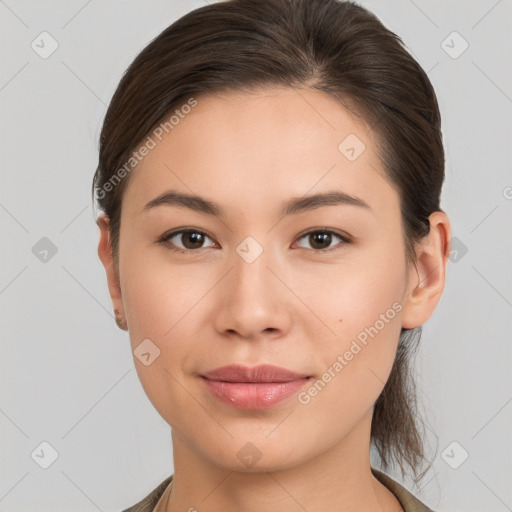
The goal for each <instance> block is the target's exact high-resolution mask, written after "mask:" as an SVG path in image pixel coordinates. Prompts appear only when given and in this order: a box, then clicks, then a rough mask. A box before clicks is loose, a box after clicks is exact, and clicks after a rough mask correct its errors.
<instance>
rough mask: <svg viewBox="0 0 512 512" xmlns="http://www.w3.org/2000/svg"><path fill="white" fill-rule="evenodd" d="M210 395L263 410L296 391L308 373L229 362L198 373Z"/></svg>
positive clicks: (270, 366)
mask: <svg viewBox="0 0 512 512" xmlns="http://www.w3.org/2000/svg"><path fill="white" fill-rule="evenodd" d="M201 378H202V380H203V382H204V383H205V384H206V386H207V388H208V390H209V391H211V392H212V393H213V394H214V396H216V397H217V398H218V399H220V400H221V401H223V402H224V403H226V404H228V405H231V406H232V407H235V408H237V409H267V408H269V407H272V406H273V405H276V404H277V403H279V402H281V401H283V400H285V399H286V398H288V397H290V396H291V395H293V394H295V393H296V392H297V391H299V390H300V389H301V388H302V387H303V386H304V385H305V384H306V382H308V381H309V376H308V375H303V374H298V373H295V372H291V371H289V370H286V369H284V368H279V367H277V366H272V365H261V366H256V367H254V368H247V367H246V366H243V365H229V366H223V367H222V368H217V369H216V370H213V371H211V372H206V373H204V374H203V375H201Z"/></svg>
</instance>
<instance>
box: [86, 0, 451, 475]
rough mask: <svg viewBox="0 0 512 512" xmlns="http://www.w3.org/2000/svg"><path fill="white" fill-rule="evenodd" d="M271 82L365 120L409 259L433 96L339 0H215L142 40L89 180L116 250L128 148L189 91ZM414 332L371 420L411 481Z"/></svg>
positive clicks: (432, 141) (395, 41) (436, 150)
mask: <svg viewBox="0 0 512 512" xmlns="http://www.w3.org/2000/svg"><path fill="white" fill-rule="evenodd" d="M269 86H270V87H271V86H287V87H293V88H295V89H297V90H298V89H300V88H311V89H315V90H319V91H324V92H325V93H326V94H328V95H329V96H330V97H332V98H334V99H335V100H336V101H338V102H339V103H340V105H342V106H344V107H345V108H348V109H349V110H350V111H351V112H352V113H354V114H356V115H358V116H360V118H361V119H362V120H363V121H364V122H365V123H366V124H367V126H369V127H370V128H371V130H372V132H373V134H374V136H375V139H376V140H375V142H376V146H377V152H378V156H379V158H380V160H381V163H382V167H383V169H384V171H385V178H386V179H387V180H388V181H389V183H390V184H391V185H392V186H393V187H394V188H395V189H396V190H397V191H398V193H399V196H400V207H401V216H402V227H403V233H404V248H405V253H406V259H407V262H408V264H413V263H414V261H415V250H414V248H415V244H416V243H417V242H418V241H419V240H420V239H421V238H423V237H424V236H425V235H427V234H428V233H429V227H430V224H429V215H430V214H431V213H432V212H434V211H442V210H441V208H440V204H439V202H440V194H441V187H442V184H443V180H444V150H443V143H442V134H441V118H440V113H439V107H438V103H437V100H436V96H435V93H434V90H433V87H432V85H431V83H430V81H429V79H428V77H427V75H426V73H425V72H424V70H423V69H422V68H421V67H420V65H419V64H418V63H417V62H416V60H415V59H414V58H413V57H412V56H411V54H410V53H409V52H408V50H407V49H406V47H405V45H404V44H403V42H402V40H401V39H400V37H398V36H397V35H396V34H394V33H393V32H391V31H390V30H388V29H387V28H386V27H385V26H384V25H383V24H382V23H381V22H380V21H379V19H378V18H377V17H376V16H375V15H374V14H372V13H371V12H369V11H368V10H366V9H365V8H363V7H361V6H359V5H357V4H356V3H355V2H349V1H345V2H343V1H338V0H227V1H223V2H219V3H215V4H211V5H208V6H205V7H202V8H199V9H196V10H194V11H191V12H189V13H188V14H186V15H185V16H183V17H181V18H180V19H178V20H177V21H175V22H174V23H173V24H172V25H170V26H169V27H168V28H166V29H165V30H164V31H163V32H162V33H160V34H159V35H158V36H157V37H156V38H155V39H153V40H152V41H151V42H150V43H149V44H148V45H147V46H146V47H145V48H144V49H143V50H142V51H141V52H140V54H139V55H138V56H137V57H136V58H135V60H134V61H133V62H132V64H131V65H130V66H129V68H128V69H127V70H126V72H125V73H124V75H123V77H122V79H121V81H120V83H119V85H118V87H117V89H116V91H115V93H114V95H113V97H112V100H111V102H110V105H109V107H108V110H107V113H106V116H105V120H104V123H103V127H102V130H101V135H100V147H99V163H98V167H97V169H96V173H95V175H94V181H93V190H92V192H93V196H94V199H95V200H97V201H98V205H99V207H100V209H101V210H103V211H104V212H105V213H106V215H107V216H108V218H109V220H110V236H111V242H112V251H113V256H114V260H115V261H116V262H118V256H119V254H118V248H119V232H120V219H121V206H122V197H123V190H124V189H125V187H126V185H127V183H128V182H129V179H130V176H131V173H130V172H129V169H128V170H127V167H126V162H127V161H129V160H130V158H131V155H132V153H133V151H134V150H135V149H136V148H138V147H139V146H140V145H141V144H142V143H143V141H144V140H145V138H147V136H148V134H149V133H151V132H152V131H153V130H154V129H155V127H157V126H158V125H159V124H161V123H162V121H163V120H164V119H166V118H167V117H168V116H169V115H170V114H171V113H172V112H173V111H175V110H176V109H177V108H179V107H181V106H183V105H187V104H189V103H190V99H191V98H197V97H198V96H199V95H203V94H216V93H221V92H230V91H237V92H249V93H250V92H252V91H256V90H258V89H261V88H264V87H269ZM123 166H124V172H122V173H119V170H120V169H121V168H122V167H123ZM116 173H117V175H116ZM121 175H122V179H120V178H119V177H120V176H121ZM114 178H115V179H116V180H117V181H114ZM109 183H110V186H108V184H109ZM94 199H93V201H94ZM420 337H421V326H420V327H418V328H416V329H404V328H402V331H401V333H400V340H399V344H398V349H397V353H396V357H395V361H394V364H393V367H392V370H391V374H390V376H389V379H388V381H387V383H386V385H385V387H384V389H383V391H382V393H381V394H380V396H379V397H378V399H377V401H376V403H375V408H374V415H373V419H372V427H371V442H372V443H373V446H374V447H375V448H376V450H377V452H378V455H379V457H380V460H381V464H382V466H383V468H384V469H386V468H387V467H388V466H389V465H391V464H392V463H396V464H398V466H399V467H400V468H401V471H402V476H403V475H404V473H405V470H404V464H407V465H409V466H410V468H411V469H412V470H413V472H414V475H415V480H416V481H417V480H419V478H421V476H423V474H424V473H425V472H426V471H424V472H423V474H422V475H421V476H420V477H419V478H417V475H418V470H419V467H420V465H421V464H423V463H424V462H425V460H426V457H425V454H424V447H423V434H422V433H420V427H423V425H424V424H423V422H422V420H421V418H420V415H419V414H418V411H417V396H416V392H415V384H414V379H413V376H412V374H411V372H412V370H413V368H412V363H411V357H412V355H413V353H414V352H415V350H416V348H417V346H418V343H419V339H420Z"/></svg>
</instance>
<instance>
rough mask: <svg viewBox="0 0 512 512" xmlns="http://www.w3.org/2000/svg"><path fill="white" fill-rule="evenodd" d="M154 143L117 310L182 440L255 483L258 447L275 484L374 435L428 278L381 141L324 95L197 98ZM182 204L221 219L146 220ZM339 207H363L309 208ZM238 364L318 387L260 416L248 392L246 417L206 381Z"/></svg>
mask: <svg viewBox="0 0 512 512" xmlns="http://www.w3.org/2000/svg"><path fill="white" fill-rule="evenodd" d="M347 137H348V139H347ZM153 138H154V139H155V140H156V142H157V144H156V146H155V147H154V148H153V149H151V151H150V152H149V154H148V155H147V156H146V157H145V158H144V159H143V161H142V162H141V163H140V164H139V167H138V168H136V169H135V170H134V171H132V175H131V176H130V181H129V183H128V184H127V188H126V190H125V192H124V196H123V205H122V214H121V228H120V244H119V284H120V288H119V296H118V303H117V305H118V308H119V309H121V310H122V312H123V314H124V315H125V317H126V319H127V323H128V327H129V334H130V340H131V346H132V350H134V352H135V355H136V356H135V358H134V361H135V365H136V368H137V372H138V375H139V378H140V380H141V383H142V385H143V387H144V390H145V392H146V393H147V396H148V397H149V399H150V401H151V402H152V403H153V405H154V407H155V408H156V409H157V411H158V412H159V414H160V415H161V416H162V417H163V418H164V419H165V421H166V422H168V423H169V425H171V427H172V429H173V434H178V435H179V436H180V437H181V438H182V439H184V440H185V441H186V442H187V443H188V445H189V446H190V447H192V448H193V450H194V451H195V452H196V453H197V454H199V455H200V456H202V457H203V458H204V459H205V460H209V461H212V462H215V464H217V465H220V466H222V467H224V468H228V469H236V470H241V468H243V464H242V462H241V458H240V454H239V453H238V452H239V450H240V449H241V448H242V447H244V446H245V447H246V448H245V449H246V450H257V451H259V453H261V454H262V457H261V460H260V461H259V462H258V470H262V469H276V468H285V467H291V466H294V465H297V464H299V463H300V462H301V461H305V460H308V459H311V458H312V457H314V456H315V455H317V454H319V453H323V452H325V451H326V450H328V449H329V448H331V447H333V446H335V445H340V444H342V443H343V440H344V439H346V438H347V437H348V435H349V433H351V432H353V431H355V430H354V429H365V432H367V433H369V424H370V423H369V422H370V420H371V413H372V409H373V405H374V403H375V401H376V400H377V398H378V396H379V394H380V393H381V391H382V389H383V387H384V384H385V382H386V380H387V378H388V376H389V373H390V371H391V367H392V363H393V360H394V357H395V352H396V349H397V344H398V339H399V334H400V329H401V327H402V325H403V320H404V319H403V314H404V301H405V300H406V298H407V295H408V293H409V290H408V289H407V285H408V282H409V280H410V277H411V276H413V275H414V276H415V275H416V273H415V272H414V273H411V271H410V269H409V267H408V265H407V263H406V259H405V248H404V241H403V231H402V223H401V215H400V204H399V196H398V194H397V192H396V191H395V190H394V188H392V186H391V185H390V184H389V183H388V182H387V181H386V179H384V177H383V168H382V164H381V162H380V161H379V159H378V157H377V155H376V148H375V138H374V135H372V133H371V132H370V131H369V129H368V128H366V127H365V126H364V125H363V123H362V122H361V120H360V119H359V118H358V117H355V116H354V115H352V114H351V113H350V112H348V111H347V110H345V109H344V108H343V107H342V106H341V105H340V104H339V103H337V102H335V101H334V100H333V99H331V98H329V97H328V96H327V95H325V94H324V93H321V92H318V91H314V90H309V89H305V90H301V91H300V94H299V92H297V91H295V90H293V89H288V88H282V89H281V88H279V89H274V88H272V89H266V90H262V91H261V92H260V93H258V94H251V95H244V94H237V95H235V94H226V95H224V96H204V97H197V106H195V107H194V108H193V109H192V111H191V112H190V113H189V114H188V115H187V116H185V117H184V118H181V119H180V121H179V123H178V124H177V125H175V126H174V128H173V129H172V131H169V133H168V134H166V135H165V136H164V137H162V140H161V141H159V140H158V139H157V138H155V137H153ZM363 144H364V146H363ZM170 191H173V192H175V193H178V194H187V195H194V196H200V197H201V198H203V199H204V200H205V201H208V202H209V203H210V206H211V205H212V204H213V205H215V206H216V207H217V209H218V210H219V211H218V212H216V213H215V214H213V213H212V212H210V213H208V212H206V211H204V210H205V209H206V208H202V209H197V208H191V207H186V206H185V205H184V201H180V202H179V203H174V204H173V202H172V201H168V202H165V201H164V202H160V204H157V205H153V206H152V207H149V206H148V207H146V205H147V204H148V203H150V201H152V200H154V199H155V198H157V197H159V196H161V195H162V194H164V193H166V192H170ZM327 193H339V194H345V195H346V196H350V197H351V198H356V199H352V200H350V199H345V200H342V199H340V198H339V197H338V199H337V200H336V199H334V196H331V200H330V201H326V200H325V197H324V201H323V202H322V201H321V200H319V199H318V198H317V200H316V202H315V200H311V201H309V202H308V201H305V199H306V198H307V197H309V196H314V195H322V194H327ZM293 201H296V203H292V202H293ZM195 204H196V206H197V204H198V202H196V203H195ZM291 204H295V207H294V208H288V210H289V211H288V212H287V213H286V215H283V212H284V210H283V208H284V207H285V206H286V205H288V206H289V205H291ZM308 205H309V207H308ZM203 206H204V205H203ZM145 207H146V208H145ZM211 210H213V209H212V208H211ZM113 298H114V296H113ZM141 343H142V345H141ZM143 349H144V350H143ZM140 352H147V353H149V355H146V356H144V357H145V363H148V364H144V363H143V362H142V361H141V360H140V359H139V357H138V356H137V354H140ZM142 359H143V358H142ZM231 364H242V365H245V366H248V367H254V366H257V365H261V364H270V365H274V366H278V367H281V368H285V369H287V370H290V371H292V372H296V373H298V374H302V375H306V376H308V377H309V379H307V380H306V379H304V380H302V381H300V382H299V384H297V382H296V383H295V384H297V385H298V386H299V387H295V388H293V389H292V388H288V387H287V386H288V385H284V386H282V387H281V388H280V389H285V388H286V389H292V391H293V392H291V394H290V395H289V396H288V397H287V398H283V397H281V398H283V399H281V400H280V401H275V402H271V401H267V402H265V391H262V392H261V393H262V394H263V397H261V396H260V400H259V401H258V400H254V401H253V402H251V403H252V405H250V404H247V402H244V401H243V397H244V396H245V397H246V396H247V395H246V394H245V395H244V393H249V394H251V393H254V395H257V392H256V391H251V390H249V391H248V388H247V385H246V388H244V389H242V386H240V385H239V387H238V388H236V389H235V388H234V387H233V385H231V388H232V389H233V391H232V394H231V395H229V396H231V404H230V403H228V402H229V397H228V400H222V399H220V398H218V396H217V395H216V394H215V393H214V392H212V391H211V389H210V386H209V385H208V384H207V383H206V382H205V380H204V378H203V377H201V375H203V374H204V373H206V372H209V371H211V370H213V369H216V368H218V367H222V366H226V365H231ZM220 386H222V385H220ZM249 386H252V388H251V389H252V390H254V389H255V387H254V386H257V385H255V384H252V385H249ZM260 389H263V388H260ZM275 389H276V388H274V390H275ZM267 391H269V390H268V388H267ZM267 398H268V397H267ZM237 400H238V401H237ZM262 403H265V404H267V405H265V406H262ZM233 404H237V406H234V405H233ZM244 404H245V405H244ZM292 412H293V413H292ZM290 413H292V414H290ZM247 443H252V445H247ZM253 445H254V447H256V448H254V447H253ZM248 446H250V448H247V447H248Z"/></svg>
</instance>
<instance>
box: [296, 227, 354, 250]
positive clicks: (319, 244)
mask: <svg viewBox="0 0 512 512" xmlns="http://www.w3.org/2000/svg"><path fill="white" fill-rule="evenodd" d="M333 235H334V237H335V238H338V239H339V240H341V241H342V242H343V243H345V244H348V243H350V240H349V239H348V238H347V237H346V236H343V235H340V234H339V233H336V232H335V231H332V230H330V229H317V230H311V231H308V232H307V233H305V234H304V235H302V236H301V237H300V238H299V240H302V239H303V238H307V240H309V241H310V242H311V243H312V247H313V249H316V250H315V252H327V251H331V250H336V248H335V249H331V248H326V246H327V247H328V246H329V245H330V244H331V242H332V241H333ZM341 245H343V244H341ZM335 247H336V246H335Z"/></svg>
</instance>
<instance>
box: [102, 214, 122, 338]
mask: <svg viewBox="0 0 512 512" xmlns="http://www.w3.org/2000/svg"><path fill="white" fill-rule="evenodd" d="M96 224H97V225H98V228H99V229H100V240H99V243H98V256H99V258H100V260H101V262H102V263H103V266H104V267H105V273H106V276H107V284H108V290H109V293H110V298H111V300H112V306H113V309H114V311H115V317H116V323H117V325H118V326H119V328H120V329H123V330H126V328H125V326H126V320H124V319H125V313H124V305H123V300H122V293H121V285H120V281H119V273H118V270H117V268H116V266H115V263H114V258H113V254H112V241H111V236H110V222H109V218H108V217H107V215H106V214H104V213H102V214H101V215H100V216H99V217H98V219H97V220H96Z"/></svg>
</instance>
